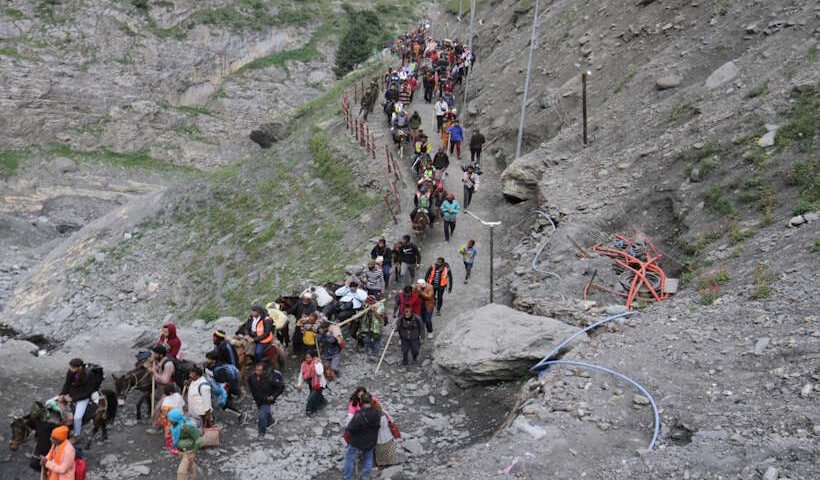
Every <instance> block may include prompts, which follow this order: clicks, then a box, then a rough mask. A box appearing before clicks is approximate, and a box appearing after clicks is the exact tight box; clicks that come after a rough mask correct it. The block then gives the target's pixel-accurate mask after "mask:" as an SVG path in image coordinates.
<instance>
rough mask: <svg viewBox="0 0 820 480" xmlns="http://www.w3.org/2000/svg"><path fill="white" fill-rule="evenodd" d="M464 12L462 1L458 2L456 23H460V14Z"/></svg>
mask: <svg viewBox="0 0 820 480" xmlns="http://www.w3.org/2000/svg"><path fill="white" fill-rule="evenodd" d="M463 11H464V0H458V23H461V14H462V12H463Z"/></svg>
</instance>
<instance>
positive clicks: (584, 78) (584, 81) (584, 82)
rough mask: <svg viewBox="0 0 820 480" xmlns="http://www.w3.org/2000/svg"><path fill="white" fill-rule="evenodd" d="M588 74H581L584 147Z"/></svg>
mask: <svg viewBox="0 0 820 480" xmlns="http://www.w3.org/2000/svg"><path fill="white" fill-rule="evenodd" d="M588 75H589V72H584V73H582V74H581V116H582V117H583V123H584V146H587V145H589V139H588V138H587V76H588Z"/></svg>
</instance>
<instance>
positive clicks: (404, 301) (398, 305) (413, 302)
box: [393, 291, 421, 316]
mask: <svg viewBox="0 0 820 480" xmlns="http://www.w3.org/2000/svg"><path fill="white" fill-rule="evenodd" d="M393 303H394V304H395V307H393V314H394V315H395V314H398V313H401V312H403V311H404V308H405V307H410V309H411V310H412V311H413V315H419V316H421V297H420V296H419V295H418V294H417V293H416V292H412V293H411V294H410V295H409V296H407V295H405V294H404V291H401V292H399V293H397V294H396V298H394V299H393Z"/></svg>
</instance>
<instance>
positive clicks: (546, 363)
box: [530, 311, 661, 450]
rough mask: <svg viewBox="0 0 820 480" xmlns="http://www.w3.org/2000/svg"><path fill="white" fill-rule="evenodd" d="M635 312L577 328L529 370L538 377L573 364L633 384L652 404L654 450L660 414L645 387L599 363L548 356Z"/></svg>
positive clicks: (652, 448)
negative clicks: (587, 334)
mask: <svg viewBox="0 0 820 480" xmlns="http://www.w3.org/2000/svg"><path fill="white" fill-rule="evenodd" d="M637 313H638V312H635V311H626V312H622V313H618V314H616V315H610V316H608V317H606V318H604V319H602V320H599V321H597V322H595V323H593V324H592V325H590V326H588V327H586V328H585V329H583V330H579V331H577V332H575V333H573V334H572V335H570V336H569V337H567V338H565V339H564V340H563V341H562V342H561V343H559V344H558V346H556V347H555V348H553V349H552V351H551V352H550V353H548V354H547V356H545V357H544V358H543V359H541V361H540V362H538V363H536V364H535V365H534V366H533V367H532V368H530V372H533V373H535V372H536V371H538V376H539V378H540V377H543V376H544V375H546V374H547V372H548V371H549V367H550V366H551V365H573V366H576V367H582V368H588V369H592V370H597V371H599V372H604V373H609V374H611V375H615V376H616V377H618V378H620V379H622V380H626V381H627V382H629V383H631V384H632V385H634V386H635V388H637V389H638V390H640V391H641V393H643V394H644V396H646V398H648V399H649V404H650V405H651V406H652V412H653V414H654V417H655V429H654V433H653V435H652V441H651V442H649V450H654V449H655V444H656V443H657V441H658V434H659V433H660V430H661V419H660V414H659V412H658V404H657V403H656V402H655V398H654V397H653V396H652V395H651V394H650V393H649V392H648V391H647V390H646V388H644V387H643V385H641V384H640V383H638V382H636V381H635V380H632V379H631V378H629V377H627V376H626V375H624V374H622V373H618V372H616V371H614V370H611V369H609V368H606V367H602V366H600V365H595V364H592V363H587V362H580V361H577V360H550V358H552V357H554V356H555V355H557V354H558V353H559V352H560V351H561V349H562V348H564V346H566V345H567V344H569V343H570V342H571V341H573V340H574V339H575V338H577V337H578V336H580V335H582V334H584V333H586V332H588V331H590V330H592V329H594V328H598V327H599V326H601V325H603V324H605V323H608V322H611V321H613V320H615V319H618V318H623V317H629V316H632V315H636V314H637Z"/></svg>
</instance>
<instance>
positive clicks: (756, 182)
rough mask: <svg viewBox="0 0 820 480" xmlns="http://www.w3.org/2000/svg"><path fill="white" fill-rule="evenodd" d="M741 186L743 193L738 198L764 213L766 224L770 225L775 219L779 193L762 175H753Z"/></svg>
mask: <svg viewBox="0 0 820 480" xmlns="http://www.w3.org/2000/svg"><path fill="white" fill-rule="evenodd" d="M740 188H741V191H742V193H741V194H740V196H739V197H738V199H739V200H740V201H741V202H742V203H745V204H749V205H751V206H752V207H753V208H754V209H755V210H757V211H758V212H760V213H762V214H763V215H764V220H763V223H764V225H770V224H771V223H770V222H772V221H773V220H774V207H776V206H777V195H776V194H775V191H774V189H773V188H772V186H771V184H770V183H769V182H768V181H766V180H762V179H761V178H760V177H753V178H748V179H746V180H744V181H743V184H742V185H741V187H740Z"/></svg>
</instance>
